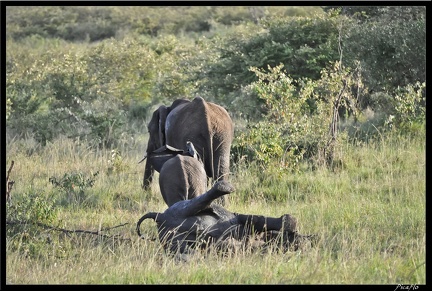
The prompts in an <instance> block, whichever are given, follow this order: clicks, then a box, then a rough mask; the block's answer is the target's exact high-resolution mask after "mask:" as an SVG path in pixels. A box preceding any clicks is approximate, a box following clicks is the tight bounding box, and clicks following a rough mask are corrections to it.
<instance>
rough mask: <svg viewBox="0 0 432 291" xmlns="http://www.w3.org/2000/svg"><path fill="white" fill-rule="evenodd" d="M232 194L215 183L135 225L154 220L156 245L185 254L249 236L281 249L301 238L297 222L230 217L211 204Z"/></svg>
mask: <svg viewBox="0 0 432 291" xmlns="http://www.w3.org/2000/svg"><path fill="white" fill-rule="evenodd" d="M233 191H234V187H233V186H232V185H231V184H230V183H229V182H227V181H219V182H217V183H216V184H215V185H214V186H213V187H212V188H211V189H210V190H209V191H207V192H206V193H204V194H202V195H199V196H197V197H195V198H192V199H190V200H181V201H178V202H176V203H175V204H173V205H171V206H170V207H169V208H168V209H166V210H165V211H164V212H163V213H158V212H149V213H147V214H145V215H144V216H142V217H141V218H140V219H139V220H138V223H137V227H136V230H137V233H138V236H140V237H141V231H140V225H141V223H142V222H143V221H144V220H145V219H148V218H151V219H153V220H154V221H155V222H156V224H157V228H158V233H159V241H160V242H161V244H162V245H163V247H164V249H165V250H168V251H170V252H172V253H176V252H177V251H178V252H180V253H182V254H184V253H189V252H190V251H193V249H194V248H196V247H198V248H206V247H207V246H209V245H212V244H213V245H216V246H218V245H222V243H223V242H224V241H226V240H229V239H235V240H237V241H242V240H248V239H249V238H250V237H251V236H252V234H263V237H264V240H265V242H266V243H267V242H272V241H275V240H276V239H278V238H282V242H283V245H284V248H285V249H287V248H288V247H289V246H290V245H294V247H295V244H296V242H297V241H298V238H301V237H302V236H301V235H299V234H298V233H297V219H296V218H294V217H293V216H291V215H289V214H285V215H282V216H281V217H278V218H274V217H265V216H261V215H245V214H238V213H233V212H230V211H228V210H226V209H225V208H224V207H222V206H220V205H217V204H214V203H213V204H211V203H212V201H213V200H215V199H217V198H219V197H221V196H223V195H226V194H229V193H231V192H233Z"/></svg>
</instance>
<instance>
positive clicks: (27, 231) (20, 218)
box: [6, 190, 58, 257]
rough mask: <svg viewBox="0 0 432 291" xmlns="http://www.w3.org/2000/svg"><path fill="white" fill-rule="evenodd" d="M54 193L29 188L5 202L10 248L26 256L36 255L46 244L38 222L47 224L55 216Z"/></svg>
mask: <svg viewBox="0 0 432 291" xmlns="http://www.w3.org/2000/svg"><path fill="white" fill-rule="evenodd" d="M56 202H57V200H56V197H55V195H49V197H46V195H44V193H40V192H37V191H33V190H30V191H28V192H26V193H24V194H23V195H14V198H13V199H12V202H10V203H7V204H6V222H7V227H6V234H7V236H8V238H10V239H9V240H8V245H9V247H10V248H11V249H12V250H19V251H20V252H21V253H23V254H25V256H26V257H36V256H37V255H38V254H39V253H40V250H41V249H43V247H44V246H45V245H46V236H45V235H44V234H41V232H40V229H39V228H40V226H39V225H38V224H44V225H49V224H50V223H53V222H54V221H55V220H56V218H57V213H58V209H57V208H56V207H55V204H56Z"/></svg>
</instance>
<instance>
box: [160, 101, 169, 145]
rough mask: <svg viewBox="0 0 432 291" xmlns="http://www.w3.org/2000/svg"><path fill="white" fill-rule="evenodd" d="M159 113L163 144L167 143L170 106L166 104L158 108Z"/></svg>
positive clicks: (161, 142)
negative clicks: (166, 127)
mask: <svg viewBox="0 0 432 291" xmlns="http://www.w3.org/2000/svg"><path fill="white" fill-rule="evenodd" d="M158 113H159V142H160V145H161V146H163V145H164V144H165V122H166V118H167V115H168V108H167V107H166V106H164V105H162V106H160V107H159V109H158Z"/></svg>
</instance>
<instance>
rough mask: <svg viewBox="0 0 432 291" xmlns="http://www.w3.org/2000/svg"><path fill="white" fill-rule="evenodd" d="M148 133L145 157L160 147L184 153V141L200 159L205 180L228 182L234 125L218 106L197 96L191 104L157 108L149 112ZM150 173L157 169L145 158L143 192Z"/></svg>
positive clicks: (177, 101)
mask: <svg viewBox="0 0 432 291" xmlns="http://www.w3.org/2000/svg"><path fill="white" fill-rule="evenodd" d="M148 131H149V135H150V137H149V141H148V145H147V151H146V157H149V156H150V155H151V154H152V152H154V151H155V150H157V149H159V148H161V147H163V146H169V147H172V148H176V149H180V150H183V151H186V150H187V148H186V142H187V141H191V142H192V143H193V144H194V146H195V149H196V153H197V154H198V155H199V156H200V157H201V158H202V161H203V164H204V169H205V172H206V174H207V177H209V178H212V179H213V181H217V180H227V179H228V175H229V164H230V161H229V159H230V148H231V143H232V141H233V137H234V125H233V122H232V119H231V117H230V116H229V114H228V112H227V111H226V110H225V109H224V108H223V107H222V106H220V105H217V104H215V103H212V102H206V101H205V100H204V99H203V98H201V97H196V98H194V99H193V100H192V101H189V100H186V99H177V100H175V101H174V102H173V103H172V104H171V106H169V107H166V106H160V107H159V108H158V109H157V110H156V111H155V112H154V113H153V116H152V118H151V120H150V122H149V124H148ZM154 170H157V169H156V168H155V167H154V165H153V164H152V160H151V159H147V161H146V166H145V170H144V180H143V188H144V189H147V188H148V187H149V185H150V183H151V180H152V176H153V173H154Z"/></svg>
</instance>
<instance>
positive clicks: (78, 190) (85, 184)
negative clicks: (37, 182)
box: [49, 171, 99, 204]
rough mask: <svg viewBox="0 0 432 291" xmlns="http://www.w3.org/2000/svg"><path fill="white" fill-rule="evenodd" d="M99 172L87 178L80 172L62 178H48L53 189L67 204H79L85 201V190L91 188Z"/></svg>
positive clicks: (67, 174) (66, 174)
mask: <svg viewBox="0 0 432 291" xmlns="http://www.w3.org/2000/svg"><path fill="white" fill-rule="evenodd" d="M98 174H99V171H97V172H95V173H91V174H90V175H89V177H87V175H85V174H84V173H82V172H77V173H65V174H64V175H63V177H61V178H56V177H54V176H53V177H51V178H49V182H50V183H51V184H53V186H54V187H56V188H59V189H60V190H61V191H62V192H63V193H64V194H65V195H66V198H67V201H68V202H69V203H78V204H79V203H80V202H82V201H83V200H84V199H85V190H86V189H87V188H91V187H93V185H94V183H95V181H96V179H95V178H96V176H97V175H98Z"/></svg>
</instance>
